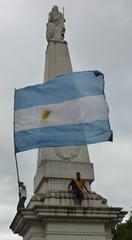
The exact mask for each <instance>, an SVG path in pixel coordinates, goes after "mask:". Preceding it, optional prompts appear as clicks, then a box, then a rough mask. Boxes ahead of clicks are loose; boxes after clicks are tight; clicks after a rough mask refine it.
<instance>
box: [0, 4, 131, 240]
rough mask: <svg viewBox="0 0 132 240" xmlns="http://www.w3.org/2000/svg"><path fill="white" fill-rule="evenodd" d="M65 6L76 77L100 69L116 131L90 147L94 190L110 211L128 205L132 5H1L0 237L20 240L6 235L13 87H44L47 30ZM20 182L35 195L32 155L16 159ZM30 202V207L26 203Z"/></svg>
mask: <svg viewBox="0 0 132 240" xmlns="http://www.w3.org/2000/svg"><path fill="white" fill-rule="evenodd" d="M56 4H57V5H58V6H59V9H60V10H61V11H62V8H63V7H65V18H66V35H65V39H66V40H67V41H68V45H69V51H70V56H71V61H72V65H73V70H74V71H80V70H81V71H82V70H92V69H98V70H100V71H102V72H103V73H104V75H105V93H106V97H107V102H108V105H109V109H110V122H111V127H112V129H113V132H114V141H113V143H110V142H106V143H99V144H94V145H90V146H89V152H90V159H91V162H93V163H94V170H95V182H94V183H93V185H92V190H93V191H96V192H97V193H99V194H101V195H102V196H103V197H105V198H107V199H108V203H109V206H113V207H123V208H124V209H125V210H130V208H131V207H132V191H131V184H132V127H131V125H132V110H131V109H132V71H131V68H132V67H131V65H132V1H131V0H109V1H108V0H83V1H82V0H74V1H71V0H58V1H53V0H50V1H49V0H0V125H1V131H0V157H1V159H0V239H1V240H9V239H11V240H15V239H17V240H18V239H21V237H18V236H16V235H14V234H13V233H12V232H11V230H9V229H8V228H9V225H10V223H11V221H12V220H13V218H14V216H15V213H16V205H17V202H18V190H17V181H16V170H15V161H14V148H13V98H14V88H22V87H25V86H27V85H34V84H38V83H41V82H43V73H44V60H45V50H46V46H47V42H46V39H45V30H46V29H45V25H46V22H47V19H48V13H49V11H50V10H51V8H52V6H53V5H56ZM18 162H19V169H20V178H21V180H23V181H24V182H25V183H26V185H27V189H28V200H29V199H30V197H31V195H32V194H33V178H34V175H35V171H36V163H37V150H32V151H27V152H24V153H20V154H18ZM27 202H28V201H27Z"/></svg>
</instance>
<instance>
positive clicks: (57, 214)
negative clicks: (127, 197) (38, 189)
mask: <svg viewBox="0 0 132 240" xmlns="http://www.w3.org/2000/svg"><path fill="white" fill-rule="evenodd" d="M39 197H40V196H39ZM39 197H38V200H37V199H34V200H33V199H32V203H31V202H30V204H31V208H29V207H28V208H27V209H23V210H21V211H19V212H18V213H17V215H16V216H15V218H14V220H13V222H12V224H11V226H10V228H11V229H12V230H13V232H14V233H18V234H20V235H21V236H23V239H24V240H67V239H69V240H112V235H111V225H112V224H116V223H117V222H119V221H121V220H122V218H123V216H124V214H125V212H122V211H121V208H108V207H107V206H105V207H94V206H91V207H90V203H89V202H88V201H89V200H87V203H88V205H87V207H81V208H77V207H75V206H73V207H72V206H67V207H66V206H63V205H61V206H57V205H56V206H49V204H48V203H47V204H46V205H45V204H44V202H43V199H42V198H41V197H40V198H39ZM40 199H41V200H40ZM58 199H59V198H58ZM91 200H92V199H91ZM96 201H99V200H97V199H96ZM30 204H29V205H30ZM102 204H103V203H102Z"/></svg>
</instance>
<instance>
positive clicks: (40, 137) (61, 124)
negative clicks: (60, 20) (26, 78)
mask: <svg viewBox="0 0 132 240" xmlns="http://www.w3.org/2000/svg"><path fill="white" fill-rule="evenodd" d="M103 141H112V131H111V129H110V125H109V118H108V107H107V103H106V100H105V96H104V77H103V74H102V73H101V72H99V71H85V72H75V73H69V74H65V75H62V76H59V77H57V78H55V79H53V80H50V81H48V82H46V83H44V84H39V85H35V86H29V87H25V88H23V89H18V90H16V92H15V149H16V152H21V151H25V150H28V149H33V148H40V147H57V146H68V145H69V146H70V145H71V146H74V145H82V144H91V143H97V142H103Z"/></svg>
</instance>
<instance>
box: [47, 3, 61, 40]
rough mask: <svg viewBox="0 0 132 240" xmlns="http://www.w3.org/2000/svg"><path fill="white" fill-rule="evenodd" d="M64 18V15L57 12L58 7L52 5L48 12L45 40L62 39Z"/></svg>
mask: <svg viewBox="0 0 132 240" xmlns="http://www.w3.org/2000/svg"><path fill="white" fill-rule="evenodd" d="M64 22H65V19H64V15H63V14H62V13H61V12H59V10H58V7H57V6H54V7H53V8H52V11H51V12H50V13H49V19H48V23H47V30H46V38H47V41H48V42H49V41H57V42H62V41H64V34H65V25H64Z"/></svg>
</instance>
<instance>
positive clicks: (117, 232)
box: [112, 218, 132, 240]
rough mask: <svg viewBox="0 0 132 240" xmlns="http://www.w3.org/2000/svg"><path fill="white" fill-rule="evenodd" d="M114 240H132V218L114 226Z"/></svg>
mask: <svg viewBox="0 0 132 240" xmlns="http://www.w3.org/2000/svg"><path fill="white" fill-rule="evenodd" d="M112 233H113V240H132V218H130V219H129V220H127V221H126V222H122V223H120V224H118V225H116V226H115V227H113V228H112Z"/></svg>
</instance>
